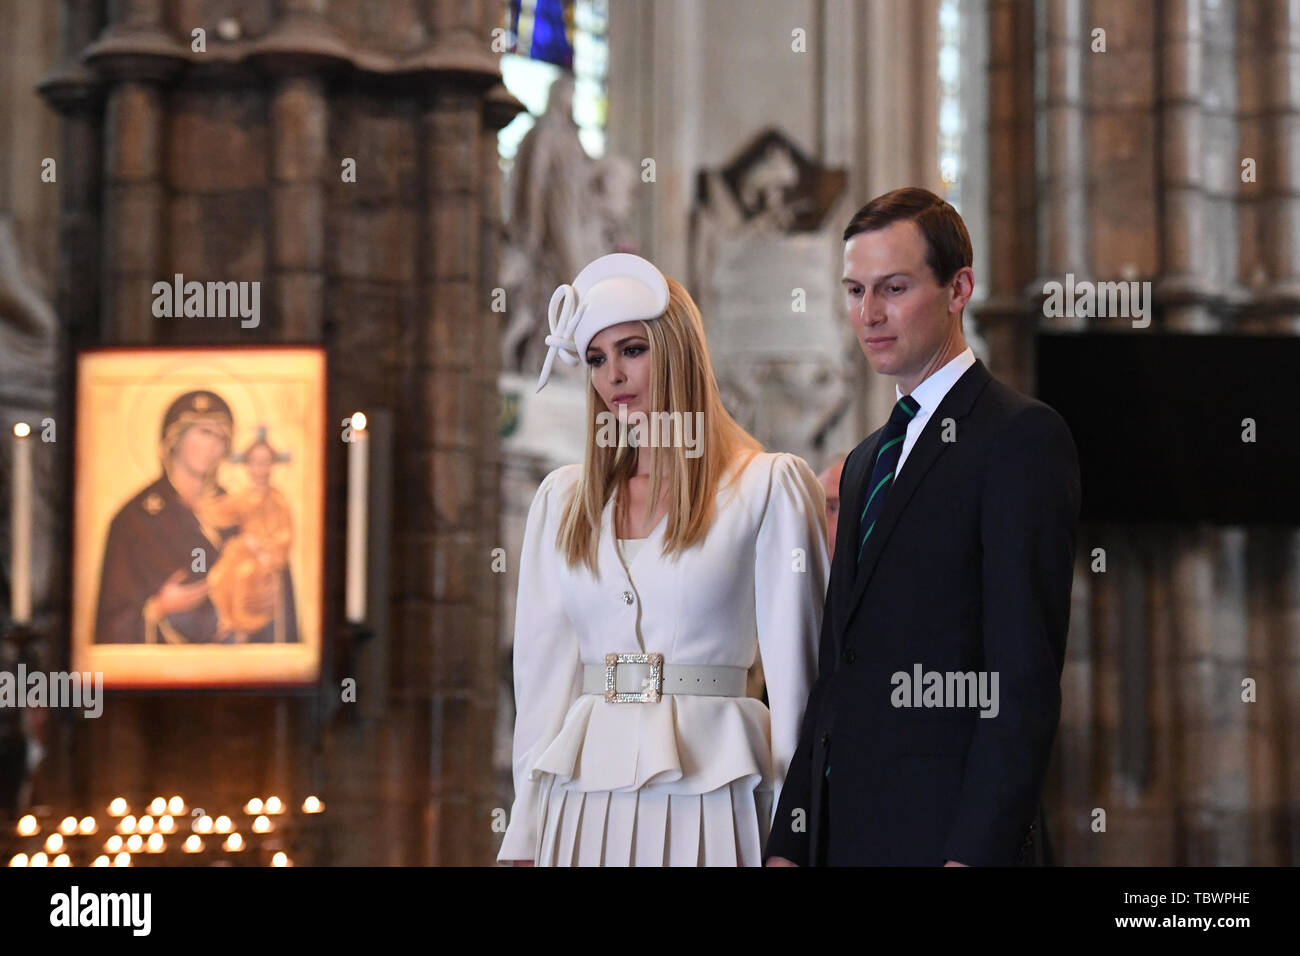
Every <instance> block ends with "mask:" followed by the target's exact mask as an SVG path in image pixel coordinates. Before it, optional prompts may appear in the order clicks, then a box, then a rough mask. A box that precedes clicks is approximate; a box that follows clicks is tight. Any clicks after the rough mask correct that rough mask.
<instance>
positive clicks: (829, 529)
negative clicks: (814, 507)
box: [817, 458, 844, 555]
mask: <svg viewBox="0 0 1300 956" xmlns="http://www.w3.org/2000/svg"><path fill="white" fill-rule="evenodd" d="M843 471H844V459H843V458H841V459H840V460H839V461H837V462H836V463H835V464H833V465H831V466H830V467H829V468H827V469H826V470H825V471H823V472H822V473H821V474H820V475H818V476H817V480H818V481H820V482H821V483H822V490H823V491H825V492H826V546H827V547H828V548H830V552H831V554H832V555H834V554H835V530H836V528H838V527H839V524H840V474H841V473H842V472H843Z"/></svg>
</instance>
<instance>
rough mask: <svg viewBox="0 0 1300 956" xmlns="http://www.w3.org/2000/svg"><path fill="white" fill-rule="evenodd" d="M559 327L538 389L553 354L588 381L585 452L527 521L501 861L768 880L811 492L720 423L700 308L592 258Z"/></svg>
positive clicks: (639, 267)
mask: <svg viewBox="0 0 1300 956" xmlns="http://www.w3.org/2000/svg"><path fill="white" fill-rule="evenodd" d="M550 325H551V334H550V335H548V336H547V338H546V342H547V344H548V345H549V346H550V352H549V354H548V355H547V358H546V363H545V365H544V366H543V369H542V375H541V380H540V382H539V384H538V388H539V389H540V388H541V387H542V386H544V385H545V384H546V380H547V378H548V377H549V375H550V371H551V366H552V363H553V361H554V359H555V357H556V356H557V355H559V356H560V357H561V358H562V359H563V360H564V361H566V362H568V363H569V364H571V365H576V364H578V363H579V362H581V363H582V364H583V365H584V366H585V367H586V369H587V370H588V371H589V375H588V383H589V384H588V390H587V394H588V415H587V442H586V455H585V458H584V461H583V462H582V463H581V464H572V465H566V466H564V467H562V468H558V469H556V470H555V471H553V472H551V473H550V474H549V475H547V476H546V478H545V479H543V481H542V483H541V486H540V487H539V488H538V490H537V494H536V496H535V497H534V498H533V502H532V506H531V507H530V509H529V512H528V520H527V524H526V527H525V531H524V542H523V553H522V556H521V560H520V566H519V592H518V600H517V604H516V610H515V638H514V681H515V703H516V719H515V734H514V783H515V799H514V805H513V807H512V808H511V813H510V818H509V824H508V827H507V830H506V833H505V837H504V839H503V840H502V844H501V850H500V853H499V855H498V859H499V860H502V861H511V862H514V863H516V864H517V865H529V864H536V865H538V866H570V865H577V866H696V865H708V866H759V865H761V862H762V853H763V848H764V846H765V844H766V841H767V836H768V833H769V832H770V829H771V826H772V819H771V814H772V812H773V808H774V807H775V806H776V801H777V798H778V796H779V792H780V788H781V784H782V779H783V775H784V773H785V769H786V767H787V766H788V765H789V763H790V758H791V756H792V754H793V752H794V748H795V744H796V741H797V738H798V733H799V724H800V721H801V718H802V714H803V708H804V705H805V703H806V702H807V697H808V690H809V687H810V686H811V684H812V681H813V679H814V678H815V676H816V663H817V639H818V633H819V631H820V627H821V616H822V604H823V599H824V595H825V589H826V580H827V564H828V562H827V558H826V554H827V549H826V530H825V519H824V516H823V507H824V493H823V491H822V488H821V485H820V484H819V483H818V481H817V478H816V476H815V475H814V474H813V472H812V470H811V469H810V468H809V467H808V465H807V464H806V463H805V462H804V461H803V460H802V459H801V458H798V457H796V456H794V455H790V454H780V453H777V454H770V453H765V452H763V450H762V447H761V446H760V445H759V444H758V442H757V441H755V440H754V439H753V438H752V437H751V436H750V435H749V434H747V433H746V432H745V431H744V430H743V429H742V428H741V427H740V426H739V425H738V424H737V423H736V422H735V421H734V420H733V419H732V418H731V416H730V415H728V414H727V412H726V410H725V409H724V408H723V407H722V403H721V401H720V400H719V397H718V390H717V385H716V382H715V380H714V376H713V370H712V367H711V365H710V363H709V356H708V351H707V347H706V344H705V335H704V327H703V323H702V321H701V318H700V314H699V310H698V309H697V308H696V306H695V303H694V302H693V301H692V300H691V298H690V296H689V295H688V294H687V292H686V290H685V289H683V288H682V286H681V285H679V284H678V283H676V282H674V281H673V280H671V279H666V278H665V277H664V276H663V275H662V274H661V273H660V272H659V271H658V270H657V269H656V268H655V267H654V266H653V265H651V264H650V263H649V262H647V261H646V260H644V259H641V258H639V257H637V256H633V255H627V254H622V253H620V254H615V255H609V256H603V257H601V258H600V259H597V260H596V261H595V262H593V263H591V264H590V265H589V266H587V267H586V268H585V269H583V270H582V272H581V273H579V275H578V276H577V278H576V279H575V280H574V283H573V285H572V286H567V285H564V286H561V287H560V288H559V289H557V290H556V292H555V295H554V297H553V298H552V300H551V309H550ZM652 413H661V414H659V415H654V414H652ZM756 653H761V657H762V661H763V666H764V670H765V675H766V678H767V688H768V699H769V701H770V705H771V710H770V713H769V709H768V707H766V706H764V704H763V703H762V701H760V700H757V699H754V698H752V697H747V696H745V677H746V673H747V671H748V669H749V667H750V666H751V665H752V664H753V663H754V659H755V655H756Z"/></svg>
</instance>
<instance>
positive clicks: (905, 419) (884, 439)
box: [858, 395, 921, 561]
mask: <svg viewBox="0 0 1300 956" xmlns="http://www.w3.org/2000/svg"><path fill="white" fill-rule="evenodd" d="M920 410H921V406H920V405H918V404H917V403H916V399H914V398H912V396H911V395H904V396H903V397H902V398H900V399H899V400H898V401H897V402H896V403H895V404H894V411H893V412H892V413H891V414H890V416H889V421H888V422H887V423H886V424H885V430H884V431H883V432H881V434H880V443H879V445H878V447H877V448H876V462H875V464H874V465H873V466H872V468H871V480H870V481H869V482H868V483H867V501H866V504H864V505H863V506H862V518H861V520H860V521H859V522H858V560H859V561H861V560H862V552H863V551H864V550H865V549H866V546H867V539H868V538H870V537H871V531H872V529H873V528H875V526H876V519H877V518H879V517H880V512H881V511H882V510H883V509H884V507H885V495H887V494H888V493H889V488H890V486H891V485H892V484H893V483H894V472H896V471H897V470H898V459H899V458H900V457H901V456H902V454H903V441H904V439H906V438H907V425H908V423H909V422H911V420H912V419H913V418H915V417H916V413H917V412H919V411H920Z"/></svg>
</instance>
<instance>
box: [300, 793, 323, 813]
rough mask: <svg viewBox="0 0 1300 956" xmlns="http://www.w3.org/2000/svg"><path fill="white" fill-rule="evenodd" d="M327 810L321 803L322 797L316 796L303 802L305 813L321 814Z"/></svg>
mask: <svg viewBox="0 0 1300 956" xmlns="http://www.w3.org/2000/svg"><path fill="white" fill-rule="evenodd" d="M324 809H325V804H323V803H321V800H320V797H318V796H315V795H314V794H313V795H312V796H310V797H308V798H307V799H306V800H304V801H303V802H302V812H303V813H320V812H321V811H322V810H324Z"/></svg>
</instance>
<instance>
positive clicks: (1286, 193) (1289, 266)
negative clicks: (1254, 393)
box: [1260, 0, 1300, 335]
mask: <svg viewBox="0 0 1300 956" xmlns="http://www.w3.org/2000/svg"><path fill="white" fill-rule="evenodd" d="M1262 7H1263V20H1264V44H1265V45H1264V49H1263V51H1262V54H1263V56H1262V60H1263V68H1264V77H1265V79H1264V91H1265V101H1264V116H1265V120H1264V122H1265V130H1266V132H1265V142H1266V143H1267V150H1268V164H1267V167H1266V168H1265V169H1261V171H1260V181H1261V183H1263V184H1264V189H1265V190H1267V192H1268V194H1269V196H1270V200H1269V203H1268V205H1267V206H1266V207H1265V209H1264V212H1263V215H1264V222H1265V224H1266V229H1265V235H1266V237H1267V238H1266V241H1265V244H1264V249H1265V255H1266V258H1267V267H1268V276H1269V285H1268V290H1267V293H1266V296H1267V305H1268V308H1269V310H1270V311H1272V312H1273V313H1274V318H1273V322H1272V326H1273V329H1274V331H1276V332H1286V333H1290V334H1293V335H1294V334H1300V2H1297V0H1268V2H1266V3H1264V4H1262ZM1262 165H1263V164H1262V163H1261V166H1262Z"/></svg>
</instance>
